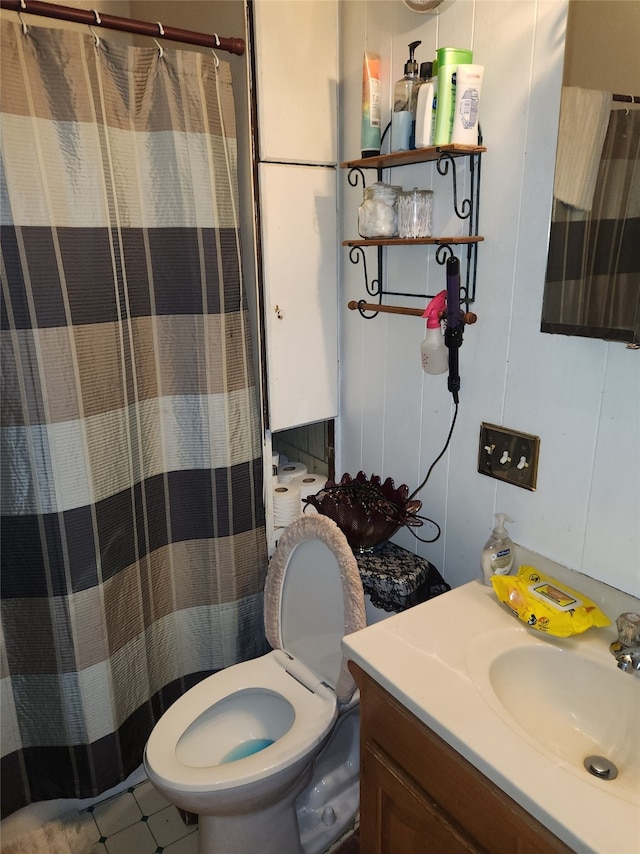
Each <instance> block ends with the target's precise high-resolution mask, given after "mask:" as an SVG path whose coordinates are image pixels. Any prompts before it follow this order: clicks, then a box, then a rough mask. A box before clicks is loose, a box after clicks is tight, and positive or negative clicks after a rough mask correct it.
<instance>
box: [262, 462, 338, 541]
mask: <svg viewBox="0 0 640 854" xmlns="http://www.w3.org/2000/svg"><path fill="white" fill-rule="evenodd" d="M326 482H327V478H326V477H324V476H323V475H320V474H310V473H309V472H308V471H307V467H306V466H305V465H304V464H303V463H298V462H289V461H286V462H284V463H282V462H280V465H279V467H278V479H277V481H275V480H274V483H273V524H274V527H275V528H286V527H287V525H290V524H291V522H293V520H294V519H296V518H297V517H298V516H299V515H300V514H301V513H316V512H317V511H316V509H315V507H311V506H310V505H307V504H305V503H304V501H303V499H305V498H307V497H308V496H309V495H315V494H316V492H319V491H320V490H321V489H322V488H323V487H324V485H325V484H326Z"/></svg>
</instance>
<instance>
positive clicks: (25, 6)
mask: <svg viewBox="0 0 640 854" xmlns="http://www.w3.org/2000/svg"><path fill="white" fill-rule="evenodd" d="M20 8H21V9H22V11H23V12H26V11H27V4H26V3H25V0H20Z"/></svg>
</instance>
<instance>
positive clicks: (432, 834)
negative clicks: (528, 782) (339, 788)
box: [350, 662, 572, 854]
mask: <svg viewBox="0 0 640 854" xmlns="http://www.w3.org/2000/svg"><path fill="white" fill-rule="evenodd" d="M350 669H351V672H352V674H353V677H354V679H355V681H356V683H357V685H358V687H359V689H360V745H361V746H360V757H361V758H360V765H361V777H360V845H361V848H362V850H363V851H366V852H367V854H423V852H424V851H425V850H426V849H427V848H428V849H429V850H433V851H439V852H458V851H460V852H462V851H468V852H471V851H474V852H480V851H493V852H498V851H504V852H512V851H518V852H519V854H539V852H540V851H545V852H548V854H555V852H558V854H559V852H565V854H569V852H571V850H572V849H571V848H569V847H568V846H567V845H565V844H564V843H563V842H561V841H560V840H559V839H558V838H557V837H556V836H554V835H553V834H552V833H550V832H549V831H548V830H547V829H546V828H545V827H544V826H543V825H542V824H540V822H538V821H536V820H535V819H534V818H532V817H531V816H530V815H529V813H527V812H526V811H525V810H523V809H522V807H520V806H519V805H518V804H517V803H516V802H515V801H514V800H513V799H512V798H510V797H509V796H508V795H506V794H505V793H504V792H503V791H502V790H501V789H499V788H498V787H497V786H495V785H494V784H493V783H492V782H491V781H490V780H488V779H487V778H486V777H485V776H484V775H483V774H481V773H480V772H479V771H477V770H476V769H475V768H474V767H473V765H471V764H470V763H469V762H467V760H466V759H464V758H463V757H462V756H461V755H460V754H459V753H457V752H456V751H455V750H453V748H451V747H450V746H449V745H448V744H447V743H446V742H445V741H443V739H441V738H440V737H439V736H438V735H436V733H434V732H433V730H431V729H430V728H429V727H427V726H425V725H424V724H423V723H422V722H421V721H419V720H418V719H417V718H416V717H415V716H414V715H412V714H411V713H410V712H408V711H407V710H406V709H405V708H404V707H403V706H402V705H400V703H398V701H397V700H395V699H394V698H393V697H392V696H391V695H390V694H389V693H388V692H387V691H385V690H384V689H383V688H381V687H380V686H379V685H378V683H377V682H375V681H374V680H373V679H371V677H370V676H368V675H367V674H366V673H365V672H364V671H363V670H362V669H361V668H360V667H358V665H356V664H354V663H353V662H351V664H350ZM427 840H428V842H429V844H428V846H427V844H426V841H427Z"/></svg>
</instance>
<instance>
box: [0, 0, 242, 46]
mask: <svg viewBox="0 0 640 854" xmlns="http://www.w3.org/2000/svg"><path fill="white" fill-rule="evenodd" d="M0 8H1V9H10V10H12V11H14V12H25V13H27V14H29V15H41V16H42V17H45V18H57V19H58V20H61V21H73V22H74V23H76V24H87V25H88V26H91V27H105V28H106V29H109V30H121V31H122V32H125V33H135V34H136V35H140V36H151V37H152V38H155V39H159V38H162V39H169V40H170V41H174V42H183V43H184V44H195V45H199V46H200V47H210V48H214V49H215V50H224V51H227V53H235V54H236V55H237V56H242V54H243V53H244V47H245V45H244V39H236V38H223V37H222V36H218V35H216V34H215V33H214V34H213V35H208V34H206V33H196V32H193V31H191V30H179V29H177V28H176V27H165V26H164V25H163V24H162V23H161V22H160V21H157V22H156V23H151V22H150V21H135V20H133V18H120V17H118V16H117V15H103V14H102V13H101V12H98V11H96V10H90V9H75V8H72V7H71V6H59V5H58V4H57V3H43V2H40V0H0Z"/></svg>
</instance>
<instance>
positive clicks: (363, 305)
mask: <svg viewBox="0 0 640 854" xmlns="http://www.w3.org/2000/svg"><path fill="white" fill-rule="evenodd" d="M347 308H350V309H351V311H382V312H385V313H386V314H405V315H408V316H409V317H424V308H407V307H405V306H403V305H378V304H376V303H371V302H365V301H364V300H362V299H361V300H354V299H352V300H349V302H348V303H347ZM477 319H478V316H477V315H476V314H474V313H473V312H472V311H467V312H465V313H464V314H462V315H461V320H462V321H463V322H464V323H467V324H471V323H475V322H476V321H477Z"/></svg>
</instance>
